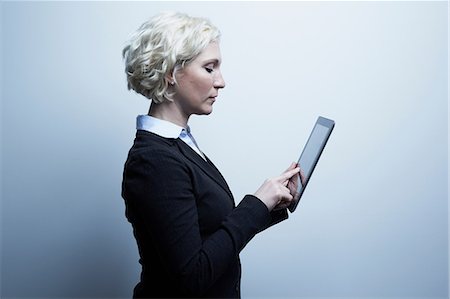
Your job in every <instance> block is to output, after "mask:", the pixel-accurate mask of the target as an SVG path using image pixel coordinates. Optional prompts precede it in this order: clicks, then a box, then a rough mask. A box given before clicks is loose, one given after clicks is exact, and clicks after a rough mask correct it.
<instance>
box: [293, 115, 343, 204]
mask: <svg viewBox="0 0 450 299" xmlns="http://www.w3.org/2000/svg"><path fill="white" fill-rule="evenodd" d="M333 128H334V121H333V120H331V119H328V118H325V117H321V116H319V118H318V119H317V121H316V124H315V125H314V128H313V129H312V131H311V135H309V138H308V141H307V142H306V145H305V147H304V148H303V151H302V154H301V155H300V158H299V159H298V164H299V165H300V169H301V171H302V173H303V176H304V179H303V180H301V179H300V176H299V178H298V182H297V184H298V187H297V192H296V194H295V196H294V200H293V201H292V203H291V205H290V206H289V207H288V209H289V211H290V212H291V213H292V212H294V211H295V209H296V208H297V205H298V203H299V202H300V198H301V197H302V194H303V192H304V191H305V188H306V186H307V185H308V182H309V179H310V178H311V175H312V173H313V171H314V168H315V167H316V165H317V162H318V161H319V158H320V155H321V154H322V151H323V149H324V148H325V145H326V144H327V141H328V138H329V137H330V135H331V132H332V131H333Z"/></svg>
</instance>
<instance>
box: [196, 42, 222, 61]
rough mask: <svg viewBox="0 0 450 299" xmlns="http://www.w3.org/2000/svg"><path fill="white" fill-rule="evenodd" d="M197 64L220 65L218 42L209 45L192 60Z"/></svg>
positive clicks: (220, 57)
mask: <svg viewBox="0 0 450 299" xmlns="http://www.w3.org/2000/svg"><path fill="white" fill-rule="evenodd" d="M194 61H197V62H199V63H204V62H215V63H217V64H220V63H221V61H222V56H221V53H220V46H219V43H218V42H212V43H210V44H209V45H208V46H207V47H206V48H205V49H204V50H203V51H202V52H200V54H199V55H198V56H197V57H196V58H195V59H194V60H193V62H194Z"/></svg>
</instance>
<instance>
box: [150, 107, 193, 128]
mask: <svg viewBox="0 0 450 299" xmlns="http://www.w3.org/2000/svg"><path fill="white" fill-rule="evenodd" d="M148 115H150V116H153V117H156V118H159V119H162V120H166V121H170V122H171V123H174V124H176V125H179V126H181V127H183V128H186V127H187V123H188V120H189V115H185V114H183V113H182V112H181V110H180V109H178V106H177V105H176V104H175V103H174V102H169V101H165V102H162V103H159V104H155V103H152V104H151V105H150V110H149V111H148Z"/></svg>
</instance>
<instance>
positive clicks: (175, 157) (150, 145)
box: [126, 130, 184, 167]
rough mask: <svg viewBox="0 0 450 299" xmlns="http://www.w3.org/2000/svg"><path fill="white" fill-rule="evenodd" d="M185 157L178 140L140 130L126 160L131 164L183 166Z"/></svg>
mask: <svg viewBox="0 0 450 299" xmlns="http://www.w3.org/2000/svg"><path fill="white" fill-rule="evenodd" d="M183 161H184V159H183V156H182V154H181V152H180V150H179V148H178V145H177V140H176V139H173V138H164V137H161V136H158V135H156V134H154V133H151V132H147V131H141V130H138V131H137V132H136V138H135V140H134V143H133V146H132V147H131V149H130V151H129V153H128V158H127V162H126V167H127V166H128V167H130V166H142V167H144V166H146V167H148V166H154V167H171V166H182V165H183V164H184V163H183Z"/></svg>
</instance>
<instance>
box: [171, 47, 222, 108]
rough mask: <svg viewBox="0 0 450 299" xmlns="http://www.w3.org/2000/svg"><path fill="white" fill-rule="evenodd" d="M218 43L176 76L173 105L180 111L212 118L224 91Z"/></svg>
mask: <svg viewBox="0 0 450 299" xmlns="http://www.w3.org/2000/svg"><path fill="white" fill-rule="evenodd" d="M221 62H222V57H221V54H220V47H219V43H217V42H212V43H210V44H209V45H208V46H207V47H206V48H205V49H204V50H203V51H202V52H201V53H200V55H198V56H197V57H196V58H195V59H194V60H192V61H191V62H190V63H189V64H187V65H186V66H185V67H184V68H182V69H180V70H179V71H177V72H175V81H176V82H177V84H175V86H174V89H175V94H174V96H173V100H174V103H175V104H176V105H178V106H179V107H180V108H181V109H180V110H181V111H182V112H183V113H184V114H185V115H186V116H189V115H191V114H199V115H201V114H210V113H211V112H212V105H213V104H214V102H215V101H216V97H217V96H218V94H219V89H221V88H224V87H225V81H224V80H223V77H222V73H221V71H220V64H221Z"/></svg>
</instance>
